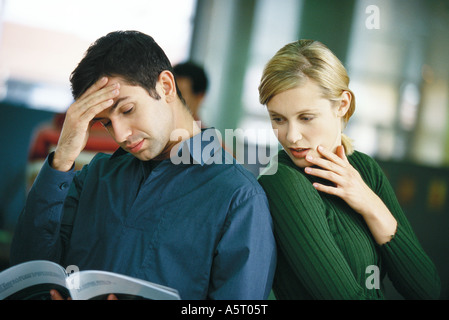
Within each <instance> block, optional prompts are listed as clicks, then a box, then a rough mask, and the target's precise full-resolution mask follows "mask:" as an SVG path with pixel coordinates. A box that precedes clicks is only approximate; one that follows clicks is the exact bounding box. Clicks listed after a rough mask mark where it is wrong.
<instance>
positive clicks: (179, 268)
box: [11, 31, 276, 299]
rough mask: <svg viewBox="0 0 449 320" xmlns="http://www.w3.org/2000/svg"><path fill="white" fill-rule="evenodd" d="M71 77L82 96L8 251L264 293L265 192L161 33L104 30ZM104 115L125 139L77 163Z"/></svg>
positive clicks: (236, 292) (222, 293)
mask: <svg viewBox="0 0 449 320" xmlns="http://www.w3.org/2000/svg"><path fill="white" fill-rule="evenodd" d="M71 83H72V93H73V96H74V98H75V102H74V103H73V104H72V105H71V106H70V107H69V109H68V110H67V114H66V119H65V121H64V125H63V129H62V132H61V135H60V138H59V141H58V145H57V147H56V149H55V151H54V152H53V153H51V154H50V155H49V156H48V158H47V160H46V162H45V164H44V166H43V167H42V169H41V171H40V173H39V175H38V177H37V179H36V181H35V183H34V185H33V187H32V189H31V190H30V193H29V196H28V199H27V203H26V206H25V208H24V211H23V212H22V214H21V216H20V218H19V222H18V225H17V230H16V232H15V235H14V239H13V243H12V248H11V260H12V261H11V262H12V263H13V264H17V263H20V262H23V261H27V260H33V259H46V260H52V261H55V262H58V263H60V264H61V265H63V266H68V265H76V266H78V268H79V269H80V270H83V269H84V270H85V269H100V270H107V271H112V272H117V273H122V274H126V275H130V276H134V277H137V278H141V279H145V280H149V281H152V282H156V283H159V284H161V285H165V286H169V287H173V288H175V289H177V290H178V291H179V293H180V296H181V298H182V299H265V298H267V296H268V294H269V292H270V289H271V283H272V278H273V271H274V267H275V261H276V255H275V243H274V238H273V234H272V222H271V218H270V214H269V211H268V205H267V199H266V196H265V194H264V192H263V191H262V189H261V187H260V186H259V185H258V183H257V181H256V180H255V179H254V178H253V176H252V175H251V174H250V173H248V172H247V171H246V170H244V169H243V168H242V167H241V166H240V165H238V164H235V162H234V163H233V164H228V163H230V161H231V162H232V160H233V159H232V157H230V155H229V154H227V153H226V152H224V151H223V149H222V148H221V147H220V144H219V141H218V139H217V138H216V136H215V137H214V136H213V135H211V134H210V132H207V135H206V131H205V130H201V129H200V128H199V127H198V126H197V125H196V123H195V122H194V119H193V117H192V115H191V114H190V112H189V110H188V108H187V107H186V106H185V104H184V102H183V99H182V96H181V95H180V93H179V90H177V86H176V81H175V78H174V76H173V72H172V67H171V65H170V62H169V60H168V59H167V57H166V56H165V53H164V52H163V51H162V49H161V48H160V47H159V46H158V45H157V44H156V43H155V42H154V40H153V39H152V38H151V37H149V36H147V35H145V34H142V33H139V32H136V31H124V32H122V31H120V32H113V33H110V34H108V35H106V36H104V37H102V38H100V39H98V40H97V41H96V42H95V43H94V44H93V45H92V46H91V47H90V48H89V49H88V51H87V52H86V55H85V57H84V58H83V59H82V60H81V62H80V63H79V65H78V66H77V68H76V69H75V70H74V72H73V73H72V76H71ZM96 121H99V122H101V123H102V124H103V125H104V126H105V127H106V129H107V130H108V131H109V133H110V134H111V136H112V137H113V138H114V140H115V141H116V142H117V143H118V144H119V145H120V148H119V149H118V150H117V151H116V152H115V153H114V154H113V155H112V156H110V155H105V154H98V155H97V156H96V157H95V158H94V159H93V160H92V161H91V162H90V164H89V165H87V166H85V167H84V168H83V169H82V170H81V171H79V172H77V173H75V172H74V171H73V166H74V163H75V159H76V158H77V156H78V155H79V154H80V152H81V151H82V150H83V148H84V146H85V143H86V141H87V138H88V134H89V127H90V126H91V125H92V124H93V123H94V122H96ZM206 130H210V129H206ZM205 136H207V139H205ZM211 147H212V148H211ZM186 150H187V152H188V156H189V161H182V162H180V161H178V160H179V159H180V155H181V154H182V156H183V159H184V160H185V152H186ZM174 159H175V160H177V161H173V160H174ZM211 159H212V160H213V161H211ZM217 159H221V160H220V161H217Z"/></svg>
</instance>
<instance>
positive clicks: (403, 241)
mask: <svg viewBox="0 0 449 320" xmlns="http://www.w3.org/2000/svg"><path fill="white" fill-rule="evenodd" d="M353 161H354V162H355V163H354V165H356V166H358V167H359V168H360V169H361V170H360V171H361V173H362V175H364V176H365V180H366V181H367V183H368V184H370V185H371V188H373V189H374V191H375V192H376V194H377V195H378V196H379V197H380V198H381V199H382V201H383V202H384V203H385V205H386V206H387V207H388V209H389V210H390V212H391V213H392V214H393V216H394V217H395V218H396V221H397V223H398V227H397V231H396V234H395V235H394V237H393V238H392V239H391V240H390V241H389V242H387V243H386V244H384V245H381V246H380V251H381V254H382V259H383V264H384V266H385V267H386V270H387V275H388V277H389V278H390V280H391V282H392V283H393V285H394V287H395V288H396V289H397V290H398V292H399V293H400V294H401V295H403V297H404V298H406V299H438V298H439V295H440V290H441V284H440V278H439V276H438V272H437V270H436V268H435V265H434V264H433V262H432V261H431V260H430V258H429V257H428V256H427V254H426V253H425V252H424V250H423V248H422V246H421V245H420V243H419V241H418V239H417V237H416V235H415V233H414V232H413V230H412V227H411V225H410V223H409V221H408V220H407V218H406V216H405V214H404V212H403V211H402V208H401V206H400V204H399V202H398V200H397V198H396V195H395V193H394V190H393V188H392V187H391V184H390V182H389V181H388V179H387V177H386V176H385V174H384V173H383V172H382V169H381V168H380V166H379V165H378V164H377V163H376V162H375V161H374V160H373V159H371V158H369V157H368V156H366V155H363V154H360V153H359V156H358V157H354V158H353ZM369 180H371V181H369Z"/></svg>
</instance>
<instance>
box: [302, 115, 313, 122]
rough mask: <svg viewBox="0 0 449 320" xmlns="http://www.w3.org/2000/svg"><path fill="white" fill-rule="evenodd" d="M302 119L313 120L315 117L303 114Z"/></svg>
mask: <svg viewBox="0 0 449 320" xmlns="http://www.w3.org/2000/svg"><path fill="white" fill-rule="evenodd" d="M301 120H302V121H310V120H313V117H312V116H302V117H301Z"/></svg>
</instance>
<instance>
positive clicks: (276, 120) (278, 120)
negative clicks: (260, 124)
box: [271, 117, 283, 123]
mask: <svg viewBox="0 0 449 320" xmlns="http://www.w3.org/2000/svg"><path fill="white" fill-rule="evenodd" d="M271 121H274V122H277V123H279V122H282V121H283V119H282V118H280V117H272V118H271Z"/></svg>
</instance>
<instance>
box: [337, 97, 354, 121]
mask: <svg viewBox="0 0 449 320" xmlns="http://www.w3.org/2000/svg"><path fill="white" fill-rule="evenodd" d="M351 100H352V95H351V93H350V92H349V91H343V93H342V94H341V99H340V105H339V106H338V110H337V115H338V116H339V117H344V116H345V114H346V113H347V112H348V110H349V107H350V106H351Z"/></svg>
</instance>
